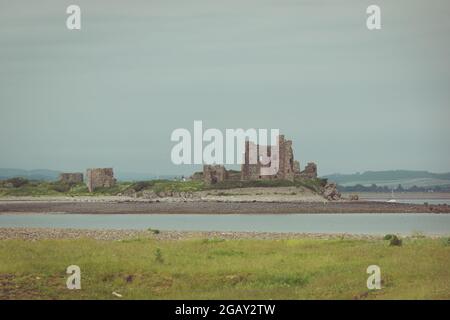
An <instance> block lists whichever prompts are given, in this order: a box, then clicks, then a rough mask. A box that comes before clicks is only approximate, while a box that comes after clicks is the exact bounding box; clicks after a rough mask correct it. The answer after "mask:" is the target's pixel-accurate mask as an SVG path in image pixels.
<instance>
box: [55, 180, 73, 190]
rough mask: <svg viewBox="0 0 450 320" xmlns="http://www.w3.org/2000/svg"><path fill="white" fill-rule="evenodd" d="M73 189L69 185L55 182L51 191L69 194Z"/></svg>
mask: <svg viewBox="0 0 450 320" xmlns="http://www.w3.org/2000/svg"><path fill="white" fill-rule="evenodd" d="M71 188H72V185H70V184H69V183H62V182H55V183H53V184H52V186H51V189H52V190H55V191H57V192H68V191H69V190H70V189H71Z"/></svg>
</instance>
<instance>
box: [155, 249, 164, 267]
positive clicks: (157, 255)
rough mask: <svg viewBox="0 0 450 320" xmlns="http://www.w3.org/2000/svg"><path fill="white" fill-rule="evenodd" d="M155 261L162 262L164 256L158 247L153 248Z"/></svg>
mask: <svg viewBox="0 0 450 320" xmlns="http://www.w3.org/2000/svg"><path fill="white" fill-rule="evenodd" d="M155 261H156V262H158V263H164V258H163V255H162V251H161V249H160V248H156V250H155Z"/></svg>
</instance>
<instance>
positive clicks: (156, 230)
mask: <svg viewBox="0 0 450 320" xmlns="http://www.w3.org/2000/svg"><path fill="white" fill-rule="evenodd" d="M147 231H150V232H152V233H153V234H159V233H160V231H159V230H158V229H152V228H148V229H147Z"/></svg>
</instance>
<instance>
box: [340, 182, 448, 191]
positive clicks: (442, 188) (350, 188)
mask: <svg viewBox="0 0 450 320" xmlns="http://www.w3.org/2000/svg"><path fill="white" fill-rule="evenodd" d="M392 189H393V190H394V192H450V185H442V186H429V187H418V186H412V187H410V188H404V187H403V186H402V185H401V184H399V185H398V186H397V187H396V188H392V187H389V186H377V185H376V184H372V185H370V186H363V185H362V184H357V185H354V186H345V187H344V186H341V185H338V190H339V191H340V192H391V190H392Z"/></svg>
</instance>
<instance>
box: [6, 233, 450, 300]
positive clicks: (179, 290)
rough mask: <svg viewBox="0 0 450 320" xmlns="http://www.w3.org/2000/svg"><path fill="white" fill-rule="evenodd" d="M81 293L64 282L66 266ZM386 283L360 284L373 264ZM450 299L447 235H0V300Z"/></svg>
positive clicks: (449, 251) (449, 264) (449, 263)
mask: <svg viewBox="0 0 450 320" xmlns="http://www.w3.org/2000/svg"><path fill="white" fill-rule="evenodd" d="M73 264H74V265H78V266H79V267H80V268H81V286H82V288H81V290H68V289H67V288H66V279H67V277H68V275H67V274H66V273H65V272H66V268H67V267H68V266H69V265H73ZM372 264H375V265H378V266H380V268H381V278H382V289H381V290H375V291H369V290H368V289H367V287H366V281H367V278H368V276H369V275H368V274H366V269H367V267H368V266H369V265H372ZM112 292H116V293H119V294H120V295H122V298H121V299H168V298H171V299H181V298H183V299H185V298H186V299H450V245H449V242H448V239H447V240H445V241H444V239H428V238H417V239H414V238H408V239H404V241H403V246H400V247H392V246H389V242H388V241H383V240H346V239H342V240H341V239H334V240H325V239H324V240H319V239H298V240H221V239H197V240H180V241H157V240H153V239H134V240H123V241H97V240H91V239H80V240H39V241H23V240H3V241H0V299H88V298H89V299H120V297H117V296H115V295H113V294H112Z"/></svg>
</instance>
